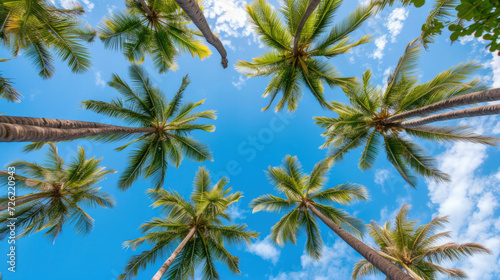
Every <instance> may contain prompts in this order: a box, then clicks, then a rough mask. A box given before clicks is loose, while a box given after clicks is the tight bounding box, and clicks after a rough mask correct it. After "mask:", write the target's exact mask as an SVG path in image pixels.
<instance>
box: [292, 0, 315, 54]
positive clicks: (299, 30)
mask: <svg viewBox="0 0 500 280" xmlns="http://www.w3.org/2000/svg"><path fill="white" fill-rule="evenodd" d="M320 2H321V0H311V2H309V5H308V6H307V9H306V11H305V12H304V16H303V17H302V19H301V20H300V23H299V26H297V32H296V33H295V38H294V39H293V53H297V51H298V49H299V41H300V35H301V33H302V29H304V25H305V24H306V21H307V19H308V18H309V16H311V14H312V13H313V12H314V10H315V9H316V7H317V6H318V5H319V3H320Z"/></svg>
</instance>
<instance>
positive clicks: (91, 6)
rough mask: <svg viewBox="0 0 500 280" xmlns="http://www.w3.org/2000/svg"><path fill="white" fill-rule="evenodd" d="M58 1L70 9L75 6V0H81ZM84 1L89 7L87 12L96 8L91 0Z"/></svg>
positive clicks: (52, 1) (53, 1)
mask: <svg viewBox="0 0 500 280" xmlns="http://www.w3.org/2000/svg"><path fill="white" fill-rule="evenodd" d="M50 2H51V3H52V4H55V3H56V1H55V0H50ZM57 2H58V3H59V4H60V5H61V7H63V8H65V9H70V8H72V7H74V5H75V2H76V3H78V2H79V1H78V0H57ZM82 2H83V3H84V4H85V6H86V7H87V9H86V10H87V12H92V9H94V7H95V4H94V3H93V2H91V1H89V0H82Z"/></svg>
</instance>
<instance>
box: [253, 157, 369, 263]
mask: <svg viewBox="0 0 500 280" xmlns="http://www.w3.org/2000/svg"><path fill="white" fill-rule="evenodd" d="M331 163H332V162H331V161H330V160H324V161H320V162H318V163H317V164H316V165H315V166H314V168H313V170H312V171H311V173H310V174H309V175H306V174H304V173H303V171H302V166H301V165H300V162H299V161H298V160H297V157H291V156H289V155H288V156H286V157H285V159H284V160H283V165H282V166H280V167H269V171H268V173H267V175H268V178H269V180H270V181H271V184H273V185H274V186H275V188H276V189H277V190H278V192H279V193H283V194H284V196H285V197H284V198H283V197H279V196H274V195H271V194H266V195H263V196H261V197H258V198H256V199H254V200H253V201H252V202H251V204H250V206H251V207H252V208H253V212H254V213H255V212H257V211H261V210H265V211H268V212H276V211H278V212H281V211H288V212H287V213H286V214H285V215H284V216H283V217H282V218H281V219H280V220H279V221H278V223H276V224H275V225H274V226H273V227H272V230H271V240H272V241H273V242H275V243H277V244H278V245H280V246H283V245H284V243H286V242H292V243H294V244H296V241H297V235H298V234H299V231H300V230H301V229H303V230H304V231H305V232H306V237H307V241H306V250H307V252H308V254H309V255H310V256H311V257H313V258H315V259H319V258H320V257H321V248H322V245H323V241H322V239H321V235H320V230H319V227H318V224H317V222H316V220H315V219H314V217H313V214H312V213H311V212H310V210H309V209H308V208H307V207H306V206H305V204H306V202H308V203H310V204H312V205H313V206H314V207H316V209H318V210H319V211H320V212H321V213H323V215H325V216H326V217H328V218H329V219H330V220H332V221H333V222H335V223H336V224H338V225H341V226H343V227H344V228H345V229H346V230H348V231H350V232H351V233H354V234H355V235H357V236H358V237H361V236H362V232H363V224H362V221H360V220H358V219H355V218H353V217H351V216H350V215H349V214H347V213H346V212H344V211H343V210H341V209H338V208H334V207H332V206H329V205H328V204H331V203H338V204H340V205H348V204H350V203H352V202H353V201H355V200H367V199H368V193H367V191H366V188H365V187H363V186H360V185H357V184H352V183H344V184H341V185H338V186H336V187H333V188H328V189H323V188H324V187H325V185H326V183H327V173H328V171H329V170H330V167H331Z"/></svg>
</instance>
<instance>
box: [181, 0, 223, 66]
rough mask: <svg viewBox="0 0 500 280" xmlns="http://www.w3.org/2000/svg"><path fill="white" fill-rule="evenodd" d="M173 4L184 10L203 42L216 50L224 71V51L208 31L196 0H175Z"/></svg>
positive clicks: (208, 28)
mask: <svg viewBox="0 0 500 280" xmlns="http://www.w3.org/2000/svg"><path fill="white" fill-rule="evenodd" d="M175 2H177V4H178V5H179V6H180V7H181V8H182V10H184V12H185V13H186V14H187V15H188V16H189V18H190V19H191V21H193V23H194V24H195V25H196V27H198V29H199V30H200V31H201V33H202V34H203V36H204V37H205V40H207V42H208V43H209V44H210V45H212V46H214V47H215V48H216V49H217V51H218V52H219V54H220V56H221V64H222V67H223V68H224V69H225V68H227V63H228V60H227V52H226V49H225V48H224V46H223V45H222V43H221V41H220V40H219V38H217V36H215V35H214V34H213V33H212V30H210V26H209V25H208V22H207V19H206V18H205V16H204V15H203V12H202V11H201V9H200V6H198V3H197V2H196V0H175Z"/></svg>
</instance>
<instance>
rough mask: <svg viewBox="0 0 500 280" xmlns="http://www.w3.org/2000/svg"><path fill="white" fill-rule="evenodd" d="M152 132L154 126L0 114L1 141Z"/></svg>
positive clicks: (35, 140) (31, 140)
mask: <svg viewBox="0 0 500 280" xmlns="http://www.w3.org/2000/svg"><path fill="white" fill-rule="evenodd" d="M153 132H155V129H154V128H153V127H124V126H116V125H108V124H100V123H92V122H79V121H67V120H56V119H44V118H23V117H11V116H0V142H51V141H66V140H74V139H79V138H84V137H90V136H97V135H108V134H114V133H117V134H120V133H153Z"/></svg>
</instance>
